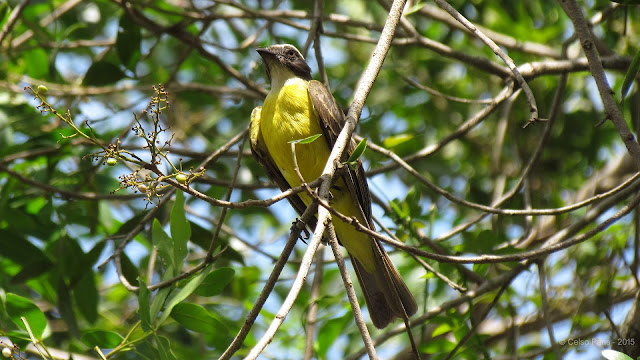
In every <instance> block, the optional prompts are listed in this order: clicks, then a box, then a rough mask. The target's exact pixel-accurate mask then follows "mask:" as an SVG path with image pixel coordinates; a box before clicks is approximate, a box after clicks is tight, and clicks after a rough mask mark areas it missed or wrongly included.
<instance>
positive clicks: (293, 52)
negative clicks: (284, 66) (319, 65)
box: [287, 50, 296, 59]
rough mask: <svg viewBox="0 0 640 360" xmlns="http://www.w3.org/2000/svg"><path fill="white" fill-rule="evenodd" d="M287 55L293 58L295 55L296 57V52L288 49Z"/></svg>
mask: <svg viewBox="0 0 640 360" xmlns="http://www.w3.org/2000/svg"><path fill="white" fill-rule="evenodd" d="M287 56H288V57H290V58H292V59H293V58H295V57H296V52H295V51H293V50H289V51H288V52H287Z"/></svg>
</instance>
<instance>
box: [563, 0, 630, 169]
mask: <svg viewBox="0 0 640 360" xmlns="http://www.w3.org/2000/svg"><path fill="white" fill-rule="evenodd" d="M558 2H559V3H560V6H562V9H563V10H564V12H565V13H566V14H567V16H568V17H569V19H570V20H571V22H572V23H573V28H574V30H575V32H576V34H578V37H579V38H580V44H581V45H582V50H583V51H584V54H585V56H586V57H587V60H588V61H589V70H590V71H591V76H593V79H594V80H595V82H596V86H597V87H598V92H599V93H600V98H601V99H602V103H603V105H604V112H605V114H606V116H607V119H609V120H611V121H612V122H613V125H614V126H615V127H616V130H618V133H619V134H620V138H621V139H622V142H623V143H624V145H625V146H626V147H627V151H628V152H629V155H631V159H633V163H634V164H635V168H636V170H640V144H638V142H637V141H636V138H635V136H634V135H633V133H632V132H631V130H630V129H629V126H628V125H627V122H626V121H625V119H624V116H623V115H622V113H621V112H620V109H619V108H618V106H617V104H616V101H615V99H614V98H613V94H614V92H613V90H611V87H610V86H609V83H608V82H607V78H606V76H605V73H604V68H603V67H602V63H601V61H600V56H599V55H598V52H597V51H596V49H595V46H594V40H593V37H592V35H591V31H589V26H588V24H587V22H586V20H585V18H584V15H583V14H582V9H581V8H580V7H579V6H578V4H577V3H576V1H575V0H561V1H560V0H559V1H558Z"/></svg>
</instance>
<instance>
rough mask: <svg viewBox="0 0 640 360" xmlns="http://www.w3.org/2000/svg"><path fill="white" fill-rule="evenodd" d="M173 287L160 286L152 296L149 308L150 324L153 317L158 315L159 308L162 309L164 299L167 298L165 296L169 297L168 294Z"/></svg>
mask: <svg viewBox="0 0 640 360" xmlns="http://www.w3.org/2000/svg"><path fill="white" fill-rule="evenodd" d="M173 289H174V288H172V287H166V288H162V289H160V290H158V292H157V293H156V295H155V296H154V297H153V300H152V301H151V307H150V308H149V321H150V324H152V323H153V321H154V320H155V318H156V317H158V314H159V313H160V310H162V308H163V307H164V304H165V301H166V300H167V297H169V294H171V291H172V290H173Z"/></svg>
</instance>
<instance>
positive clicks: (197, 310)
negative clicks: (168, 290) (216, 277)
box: [171, 302, 227, 334]
mask: <svg viewBox="0 0 640 360" xmlns="http://www.w3.org/2000/svg"><path fill="white" fill-rule="evenodd" d="M171 317H172V318H173V319H174V320H175V321H177V322H179V323H180V324H182V325H183V326H184V327H186V328H187V329H189V330H191V331H196V332H199V333H203V334H216V333H227V329H226V328H225V326H224V325H223V324H222V323H221V322H220V321H218V319H216V318H214V317H212V316H211V315H210V314H209V312H208V311H207V310H206V309H205V308H203V307H202V306H200V305H197V304H192V303H187V302H182V303H179V304H176V306H174V307H173V309H172V310H171Z"/></svg>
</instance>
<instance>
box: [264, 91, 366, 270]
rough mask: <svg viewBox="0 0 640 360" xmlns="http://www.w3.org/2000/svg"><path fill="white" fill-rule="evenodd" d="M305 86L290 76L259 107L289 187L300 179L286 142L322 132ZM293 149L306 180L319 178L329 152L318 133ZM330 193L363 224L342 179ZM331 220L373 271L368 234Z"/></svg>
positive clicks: (336, 205)
mask: <svg viewBox="0 0 640 360" xmlns="http://www.w3.org/2000/svg"><path fill="white" fill-rule="evenodd" d="M307 89H308V83H307V82H306V81H304V80H302V79H291V80H289V81H287V83H285V85H284V86H283V87H282V88H281V89H280V91H276V92H274V91H271V92H270V93H269V95H268V96H267V98H266V99H265V101H264V104H263V106H262V115H261V119H260V127H261V132H262V136H263V138H264V142H265V146H266V147H267V149H268V150H269V154H270V155H271V157H272V158H273V160H274V162H275V164H276V166H278V168H279V169H280V172H281V173H282V175H283V176H284V178H285V179H286V180H287V182H288V183H289V185H290V186H291V187H296V186H299V185H300V184H301V182H300V178H299V177H298V175H297V174H296V172H295V169H294V160H293V153H292V149H291V144H290V143H289V141H291V140H300V139H305V138H308V137H310V136H313V135H317V134H322V129H321V128H320V124H319V121H318V114H317V112H316V111H315V109H314V107H313V103H312V102H311V99H310V97H309V93H308V91H307ZM295 149H296V162H297V164H298V169H299V170H300V173H301V174H302V177H303V178H304V180H305V182H310V181H313V180H315V179H317V178H318V177H320V175H322V171H323V170H324V167H325V164H326V163H327V159H328V158H329V154H330V151H331V149H329V147H328V146H327V143H326V140H325V139H324V138H323V137H322V136H321V137H319V138H318V139H316V140H315V141H314V142H312V143H309V144H296V145H295ZM331 193H332V195H333V199H332V201H331V205H332V206H333V207H334V208H335V209H336V210H337V211H339V212H340V213H342V214H345V215H347V216H356V218H358V220H359V221H360V222H361V223H363V224H364V223H365V222H364V219H363V218H362V216H360V214H359V210H358V209H357V208H356V206H355V200H354V199H353V198H352V197H351V195H350V194H349V192H348V190H347V188H346V185H345V184H344V181H343V180H342V179H339V180H338V181H337V182H336V184H335V185H334V187H333V188H332V191H331ZM300 198H301V199H302V201H304V203H305V204H307V205H308V204H309V203H310V202H311V198H310V197H309V196H308V195H307V194H305V193H301V194H300ZM333 223H334V226H335V229H336V234H337V235H338V238H339V239H340V241H341V242H342V245H344V247H345V248H347V251H348V252H349V253H350V254H351V255H352V256H354V257H355V258H356V259H358V261H360V263H361V264H362V265H363V266H364V268H365V269H366V270H367V271H368V272H371V273H373V272H374V271H375V263H374V259H373V250H372V249H371V243H370V241H371V240H370V239H369V236H368V235H366V234H364V233H362V232H359V231H356V230H355V228H354V227H353V226H351V225H349V224H347V223H345V222H343V221H340V220H339V219H337V218H335V217H333Z"/></svg>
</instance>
